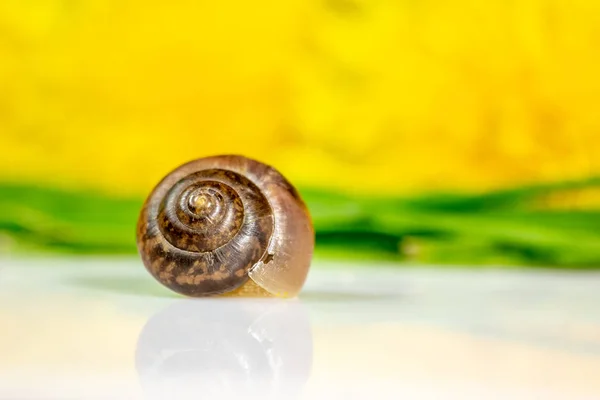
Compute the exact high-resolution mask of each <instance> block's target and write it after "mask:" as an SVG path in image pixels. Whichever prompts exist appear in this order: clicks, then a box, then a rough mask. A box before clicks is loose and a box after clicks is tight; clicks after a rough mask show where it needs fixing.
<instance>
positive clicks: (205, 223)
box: [137, 156, 314, 296]
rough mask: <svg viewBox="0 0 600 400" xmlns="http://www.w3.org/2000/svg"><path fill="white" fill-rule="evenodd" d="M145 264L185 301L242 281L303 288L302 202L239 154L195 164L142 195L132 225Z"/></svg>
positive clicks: (305, 223)
mask: <svg viewBox="0 0 600 400" xmlns="http://www.w3.org/2000/svg"><path fill="white" fill-rule="evenodd" d="M137 244H138V250H139V252H140V255H141V256H142V260H143V262H144V265H145V266H146V268H147V269H148V271H149V272H150V273H151V274H152V275H153V276H154V277H155V278H156V279H157V280H158V281H159V282H161V283H162V284H163V285H165V286H167V287H169V288H170V289H172V290H174V291H176V292H178V293H181V294H184V295H188V296H207V295H216V294H224V293H229V292H235V291H236V290H237V289H240V290H241V288H242V286H243V287H244V288H247V287H249V286H248V285H245V283H247V282H248V281H249V280H251V281H252V282H253V283H256V284H257V285H258V288H259V289H261V290H262V289H264V290H265V291H266V292H267V293H270V294H274V295H281V296H293V295H295V294H297V292H298V291H299V290H300V288H301V287H302V285H303V283H304V280H305V279H306V274H307V273H308V267H309V265H310V259H311V257H312V251H313V247H314V232H313V229H312V223H311V222H310V217H309V215H308V211H307V209H306V206H305V205H304V202H303V201H302V200H301V199H300V196H299V195H298V193H297V192H296V190H295V189H294V188H293V187H292V186H291V184H290V183H289V182H288V181H287V180H286V179H285V178H284V177H283V176H282V175H281V174H279V172H277V171H276V170H275V169H273V168H271V167H269V166H268V165H265V164H262V163H260V162H258V161H254V160H251V159H248V158H245V157H242V156H216V157H208V158H202V159H198V160H195V161H192V162H189V163H187V164H184V165H182V166H181V167H179V168H177V169H175V170H174V171H173V172H171V173H170V174H169V175H167V176H166V177H165V178H164V179H163V180H162V181H161V182H160V183H159V184H158V185H157V186H156V188H155V189H154V190H153V191H152V193H151V194H150V195H149V197H148V199H147V200H146V203H145V204H144V207H143V208H142V212H141V214H140V218H139V220H138V230H137Z"/></svg>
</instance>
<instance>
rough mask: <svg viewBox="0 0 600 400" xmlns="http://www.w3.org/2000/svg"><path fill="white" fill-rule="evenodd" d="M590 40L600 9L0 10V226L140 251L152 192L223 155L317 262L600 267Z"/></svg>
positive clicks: (594, 54)
mask: <svg viewBox="0 0 600 400" xmlns="http://www.w3.org/2000/svg"><path fill="white" fill-rule="evenodd" d="M599 48H600V2H597V1H593V0H520V1H505V0H502V1H501V0H489V1H473V0H471V1H467V0H454V1H443V0H423V1H414V0H404V1H357V0H320V1H314V0H311V1H307V0H303V1H297V0H290V1H266V0H259V1H253V2H245V1H229V2H209V1H198V0H196V1H173V2H164V1H160V2H159V1H143V2H142V1H138V0H103V1H100V0H88V1H82V0H36V1H33V0H32V1H22V0H3V1H2V2H0V200H1V201H0V205H1V206H3V207H4V209H5V210H10V211H5V215H4V217H3V218H0V233H1V232H5V234H6V235H8V236H10V237H17V238H20V239H19V240H21V241H22V242H28V243H32V242H33V241H34V239H33V238H34V237H35V238H36V239H35V240H39V241H40V243H43V245H42V247H44V246H50V247H53V246H58V247H61V246H62V247H63V248H76V247H77V246H80V247H77V248H80V249H87V250H81V251H90V252H95V251H102V252H113V251H117V252H121V251H133V240H132V239H131V238H130V237H129V236H127V235H129V234H130V232H129V228H130V225H132V224H133V222H132V221H133V220H135V217H136V214H137V210H138V209H139V204H141V201H142V200H143V196H145V195H146V194H147V193H148V192H149V190H150V189H151V188H152V187H153V185H154V184H155V183H156V182H157V181H158V180H159V179H160V178H162V177H163V176H164V175H165V174H166V173H167V172H169V171H170V170H171V169H173V168H174V167H176V166H177V165H179V164H181V163H183V162H185V161H188V160H190V159H194V158H198V157H202V156H207V155H214V154H231V153H237V154H244V155H246V156H249V157H253V158H256V159H259V160H261V161H263V162H266V163H269V164H272V165H274V166H275V167H276V168H277V169H279V170H280V171H281V172H283V173H284V175H286V176H287V177H288V178H289V179H290V180H291V181H292V182H293V183H294V184H296V185H297V186H298V187H299V188H300V189H301V192H302V193H303V194H305V196H306V198H307V201H308V203H309V208H311V211H312V212H313V216H314V218H315V223H316V228H317V244H318V248H319V244H320V243H321V244H322V243H325V242H326V241H327V240H331V241H333V242H336V243H338V242H339V243H342V244H343V246H342V247H344V246H345V248H346V249H347V248H348V247H349V246H350V247H352V246H353V244H352V243H362V242H364V241H365V240H367V239H365V237H367V236H368V237H369V238H370V239H368V240H371V241H372V245H368V246H367V247H369V246H370V247H373V246H374V247H377V246H379V247H377V248H381V249H383V248H385V252H387V253H394V254H395V252H400V253H401V254H402V255H403V257H404V256H406V257H409V258H410V257H412V258H415V259H418V260H424V261H432V260H433V261H436V262H438V261H440V260H441V261H442V262H443V261H445V260H448V261H451V262H454V261H460V262H462V261H464V259H465V258H466V259H469V260H471V258H472V260H471V261H473V262H476V263H479V262H502V263H504V262H512V261H514V262H517V263H522V262H525V263H528V262H541V263H543V264H556V265H585V266H590V265H592V266H598V265H600V232H597V229H596V228H594V226H600V212H599V211H598V210H599V209H600V181H599V180H598V175H599V174H600V140H599V137H600V112H599V110H600V75H599V74H598V71H600V51H598V49H599ZM565 185H566V186H565ZM569 185H570V186H569ZM573 185H574V186H573ZM35 187H43V188H51V189H52V190H57V191H65V192H64V193H67V194H66V195H65V196H67V197H68V196H71V194H69V193H72V191H74V190H75V191H82V192H86V193H92V194H91V195H90V196H91V197H85V198H84V200H82V199H81V198H79V197H77V196H75V197H68V199H66V198H65V197H61V196H63V194H60V195H59V194H57V193H58V192H43V193H41V192H36V191H33V192H32V191H31V190H33V189H31V188H35ZM536 187H537V188H539V187H542V188H544V187H545V188H546V189H544V190H545V191H543V193H541V192H539V190H538V189H535V190H534V192H531V188H536ZM36 190H37V189H36ZM310 190H317V191H322V192H324V193H326V194H327V195H325V196H323V195H311V193H313V194H314V192H310ZM522 190H525V192H522ZM536 190H537V191H536ZM49 193H50V194H49ZM61 193H62V192H61ZM78 193H79V192H78ZM319 193H321V192H319ZM335 193H338V194H339V193H343V194H345V195H347V196H349V197H347V198H343V199H342V200H340V199H339V198H338V197H335V196H334V194H335ZM440 193H446V194H448V193H450V194H452V195H456V196H458V195H461V196H462V195H465V196H483V197H478V198H476V199H474V198H472V197H466V198H462V200H460V201H458V203H456V199H455V200H452V201H454V202H452V201H451V202H450V203H451V204H450V203H447V201H446V200H445V198H444V197H441V198H439V197H438V198H435V199H434V200H432V199H431V198H429V197H427V198H425V199H423V198H421V197H419V196H430V195H433V196H437V194H440ZM523 193H529V194H528V195H527V196H529V197H527V196H525V197H527V199H525V200H524V201H522V200H523V196H524V195H523ZM532 193H533V194H532ZM53 196H54V197H53ZM328 196H329V197H328ZM331 196H333V197H331ZM415 196H416V197H415ZM486 196H487V197H486ZM498 196H499V197H498ZM42 197H44V199H46V198H48V199H52V200H43V201H42V200H40V199H41V198H42ZM120 198H127V199H135V200H132V202H130V203H126V204H125V203H118V204H116V203H112V202H113V200H114V199H120ZM331 198H334V199H336V200H335V201H333V200H331ZM377 198H385V199H392V200H390V201H391V203H389V202H388V203H385V204H384V205H381V204H380V203H372V202H370V200H369V199H377ZM406 198H416V200H414V201H412V200H411V201H409V202H408V203H402V204H401V205H398V204H399V203H396V202H395V201H396V200H398V199H406ZM498 198H501V199H502V201H501V202H500V203H502V206H501V207H500V206H498V204H499V201H498ZM323 199H325V200H323ZM356 199H363V200H364V199H367V200H369V201H367V202H366V203H365V202H364V201H363V200H360V201H358V200H356ZM393 199H396V200H393ZM96 200H97V201H98V203H96ZM355 200H356V201H358V202H355ZM114 201H117V200H114ZM119 201H120V200H119ZM398 201H399V200H398ZM432 201H433V203H432ZM474 202H475V203H476V204H475V203H474ZM517 203H518V204H517ZM49 204H50V205H49ZM86 204H87V206H86ZM85 207H88V208H85ZM102 207H104V208H102ZM117 209H118V210H121V216H120V217H118V218H117V217H112V216H110V215H109V216H106V215H104V214H102V212H103V211H99V210H117ZM540 209H541V210H542V211H544V210H545V211H544V212H545V213H541V214H540V213H539V210H540ZM500 210H501V211H502V212H500ZM536 210H537V211H536ZM548 210H555V211H556V210H558V211H561V212H562V211H565V210H566V211H567V212H568V214H564V213H561V212H557V213H549V212H547V211H548ZM107 212H108V211H107ZM482 212H483V214H481V213H482ZM511 212H512V213H511ZM100 215H102V217H100ZM465 215H466V216H467V217H465ZM90 216H91V217H90ZM88 217H89V218H92V217H93V218H95V219H94V220H87V219H86V218H88ZM93 218H92V219H93ZM111 218H114V219H111ZM482 218H483V219H482ZM39 221H43V223H40V222H39ZM106 221H112V222H111V223H113V222H114V224H115V225H114V226H112V225H111V226H108V225H107V226H104V225H102V226H100V225H94V224H104V223H107V222H106ZM507 224H509V225H510V224H512V225H510V226H509V225H507ZM594 224H596V225H594ZM92 227H93V229H92ZM481 227H485V229H487V231H486V233H481V231H480V229H481ZM78 229H79V230H78ZM102 230H104V231H102ZM92 231H93V233H92ZM101 231H102V232H105V233H102V234H99V233H98V232H101ZM117 231H118V232H119V234H120V235H121V236H119V235H116V236H115V234H114V232H117ZM110 232H112V234H110ZM23 235H24V236H23ZM94 235H96V236H94ZM103 235H104V236H103ZM319 235H320V236H319ZM327 235H330V236H327ZM331 235H333V236H331ZM340 235H341V236H340ZM348 235H350V236H348ZM352 235H354V236H352ZM365 235H366V236H365ZM117 236H119V238H120V239H115V237H117ZM40 238H41V239H40ZM327 238H328V239H327ZM482 238H484V239H482ZM11 240H12V239H11ZM111 240H114V241H115V242H114V243H113V242H111ZM368 240H367V242H368ZM483 242H485V243H483ZM11 243H12V242H11ZM339 243H338V244H339ZM382 243H384V244H383V245H382ZM458 243H460V246H459V245H458ZM84 244H85V246H84ZM92 244H93V245H92ZM88 245H89V246H91V247H86V246H88ZM463 245H464V246H466V247H461V246H463ZM81 246H83V247H81ZM428 246H433V247H431V248H435V249H437V250H436V251H433V250H431V251H433V253H432V252H428V251H429V250H428V249H430V247H428ZM8 247H10V248H12V247H11V246H8ZM2 248H3V245H2V241H1V240H0V250H1V249H2ZM415 249H416V250H415ZM474 249H476V250H474ZM507 249H508V250H507ZM557 249H560V250H557ZM448 252H450V253H452V252H454V253H455V255H454V256H452V257H450V256H448V254H449V253H448ZM434 253H435V254H436V255H435V256H434V255H432V254H434ZM475 253H477V254H480V256H477V257H473V254H475ZM483 254H487V255H486V256H483ZM489 254H494V256H493V257H491V256H490V257H488V255H489ZM511 254H512V255H511ZM514 254H518V257H516V261H515V259H514ZM565 254H569V255H568V256H565ZM582 254H585V257H583V256H581V255H582Z"/></svg>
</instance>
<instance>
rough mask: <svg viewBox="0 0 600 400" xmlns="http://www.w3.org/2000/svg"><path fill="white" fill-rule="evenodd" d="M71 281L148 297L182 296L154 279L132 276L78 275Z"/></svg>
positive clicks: (81, 284) (76, 283) (78, 285)
mask: <svg viewBox="0 0 600 400" xmlns="http://www.w3.org/2000/svg"><path fill="white" fill-rule="evenodd" d="M69 283H71V284H73V285H75V286H77V287H84V288H86V289H93V290H101V291H106V292H112V293H119V294H128V295H136V296H147V297H163V298H181V297H182V296H181V295H179V294H177V293H175V292H172V291H170V290H169V289H167V288H165V287H163V286H161V285H159V284H157V283H156V281H154V280H153V279H150V278H148V279H141V278H140V277H130V276H118V277H117V276H114V277H106V276H101V277H100V276H97V277H89V276H85V277H77V278H73V279H71V280H70V281H69Z"/></svg>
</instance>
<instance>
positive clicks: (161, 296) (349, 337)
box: [0, 259, 600, 400]
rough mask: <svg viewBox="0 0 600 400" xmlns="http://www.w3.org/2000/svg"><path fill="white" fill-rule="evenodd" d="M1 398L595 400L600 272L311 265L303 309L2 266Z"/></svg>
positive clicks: (87, 267) (141, 278)
mask: <svg viewBox="0 0 600 400" xmlns="http://www.w3.org/2000/svg"><path fill="white" fill-rule="evenodd" d="M0 332H1V335H2V336H1V338H2V340H1V341H0V399H187V398H190V399H191V398H194V399H197V398H219V399H228V398H246V399H247V398H253V396H256V397H259V398H265V399H266V398H270V399H285V398H302V399H314V398H327V399H331V398H334V399H335V398H343V399H363V398H367V399H387V398H389V399H400V398H410V399H448V398H450V399H568V400H574V399H600V274H598V273H567V272H551V271H541V270H540V271H516V270H493V269H492V270H450V269H429V268H427V269H423V268H421V269H419V268H402V267H397V266H396V267H390V266H387V267H386V266H385V265H379V266H376V265H370V266H369V265H358V264H355V265H344V264H331V263H328V264H324V263H316V265H315V266H314V267H313V269H312V271H311V273H310V275H309V279H308V282H307V285H306V287H305V290H304V291H303V293H302V295H301V297H300V299H299V300H295V301H285V300H247V299H246V300H235V299H209V300H189V299H182V298H179V297H174V296H172V295H171V294H170V293H169V292H167V291H166V289H163V288H161V287H160V286H159V285H158V284H157V283H156V282H154V280H153V279H152V278H151V277H150V276H149V275H148V274H147V273H146V271H145V270H144V269H143V267H142V266H141V263H140V262H139V261H138V260H136V259H127V260H123V259H120V260H119V259H100V260H98V259H96V260H93V259H49V260H44V259H34V260H14V259H12V260H11V259H2V260H0Z"/></svg>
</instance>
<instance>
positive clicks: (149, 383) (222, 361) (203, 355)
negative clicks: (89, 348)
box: [136, 299, 312, 399]
mask: <svg viewBox="0 0 600 400" xmlns="http://www.w3.org/2000/svg"><path fill="white" fill-rule="evenodd" d="M311 363H312V339H311V332H310V324H309V320H308V317H307V314H306V312H305V310H304V309H303V307H302V305H301V304H300V303H299V302H296V301H294V302H275V303H273V301H269V302H265V301H260V300H245V301H243V302H242V301H240V300H236V299H227V300H211V301H197V300H191V299H189V300H182V301H180V302H177V303H175V304H173V305H171V306H170V307H168V308H167V309H165V310H163V311H161V312H159V313H158V314H156V315H154V316H153V317H152V318H151V319H150V320H149V321H148V323H147V324H146V326H145V327H144V329H143V330H142V332H141V334H140V336H139V339H138V344H137V352H136V367H137V370H138V373H139V375H140V379H141V383H142V386H143V388H144V391H145V392H146V394H147V396H148V398H151V399H175V398H177V399H187V398H193V399H197V398H209V396H211V395H215V396H216V397H217V398H220V399H223V398H236V399H239V398H245V399H247V398H255V397H257V398H258V397H260V398H262V399H282V398H285V399H287V398H290V397H295V396H296V395H297V394H298V392H299V391H300V390H301V388H302V386H303V385H304V383H305V382H306V380H307V378H308V375H309V373H310V367H311Z"/></svg>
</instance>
